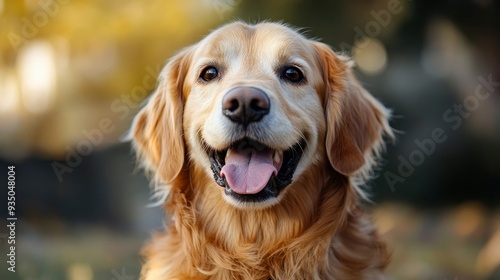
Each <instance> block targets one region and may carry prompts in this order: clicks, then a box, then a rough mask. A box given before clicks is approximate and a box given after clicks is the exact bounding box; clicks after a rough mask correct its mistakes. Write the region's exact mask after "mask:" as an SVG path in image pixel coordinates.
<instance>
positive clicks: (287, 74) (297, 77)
mask: <svg viewBox="0 0 500 280" xmlns="http://www.w3.org/2000/svg"><path fill="white" fill-rule="evenodd" d="M282 75H283V78H285V79H287V80H289V81H290V82H292V83H300V82H302V80H304V74H303V73H302V71H300V70H299V68H297V67H293V66H292V67H287V68H285V70H284V71H283V74H282Z"/></svg>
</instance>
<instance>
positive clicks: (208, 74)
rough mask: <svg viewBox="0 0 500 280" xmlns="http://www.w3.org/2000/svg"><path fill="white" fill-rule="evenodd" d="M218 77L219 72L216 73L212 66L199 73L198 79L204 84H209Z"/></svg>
mask: <svg viewBox="0 0 500 280" xmlns="http://www.w3.org/2000/svg"><path fill="white" fill-rule="evenodd" d="M218 76H219V71H217V68H215V67H213V66H209V67H207V68H205V69H203V71H201V74H200V78H201V79H203V80H204V81H205V82H209V81H211V80H213V79H215V78H217V77H218Z"/></svg>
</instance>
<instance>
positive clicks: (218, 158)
mask: <svg viewBox="0 0 500 280" xmlns="http://www.w3.org/2000/svg"><path fill="white" fill-rule="evenodd" d="M204 146H205V147H207V153H208V155H209V157H210V162H211V169H212V171H213V173H214V179H215V181H216V182H217V184H218V185H220V186H222V187H224V188H225V193H226V195H229V196H232V197H233V198H235V199H237V200H239V201H241V202H263V201H265V200H268V199H270V198H273V197H278V195H279V193H280V192H281V191H282V190H283V189H284V188H285V187H286V186H288V185H289V184H290V183H291V182H292V177H293V173H294V172H295V169H296V168H297V165H298V163H299V161H300V158H301V157H302V154H303V152H304V149H305V146H306V143H305V141H301V142H299V143H297V144H295V145H294V146H292V147H291V148H289V149H287V150H285V151H279V150H273V149H271V148H269V147H267V146H265V145H263V144H261V143H259V142H257V141H255V140H251V139H248V138H244V139H242V140H240V141H237V142H235V143H233V144H232V145H231V146H230V147H229V148H227V149H225V150H222V151H216V150H214V149H211V148H209V147H208V146H207V145H204Z"/></svg>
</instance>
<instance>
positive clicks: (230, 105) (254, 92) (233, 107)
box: [222, 87, 271, 126]
mask: <svg viewBox="0 0 500 280" xmlns="http://www.w3.org/2000/svg"><path fill="white" fill-rule="evenodd" d="M270 107H271V102H270V100H269V97H268V96H267V94H265V93H264V92H263V91H262V90H260V89H258V88H254V87H235V88H233V89H231V90H230V91H228V92H227V93H226V94H225V95H224V97H223V98H222V114H224V116H226V117H228V118H229V119H230V120H232V121H233V122H237V123H239V124H242V125H244V126H247V125H248V124H249V123H251V122H257V121H260V120H261V119H262V117H263V116H264V115H266V114H267V113H269V108H270Z"/></svg>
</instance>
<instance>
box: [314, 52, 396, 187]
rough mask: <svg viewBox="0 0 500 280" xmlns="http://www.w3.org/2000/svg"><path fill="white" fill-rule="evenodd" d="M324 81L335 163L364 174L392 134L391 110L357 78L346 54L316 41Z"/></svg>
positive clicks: (328, 141) (329, 145) (329, 144)
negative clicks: (384, 136) (385, 138)
mask: <svg viewBox="0 0 500 280" xmlns="http://www.w3.org/2000/svg"><path fill="white" fill-rule="evenodd" d="M314 46H315V48H316V51H317V53H318V58H319V60H320V63H321V64H322V66H323V75H324V81H325V99H324V101H325V104H324V108H325V116H326V123H327V132H326V143H325V144H326V151H327V155H328V159H329V161H330V164H331V165H332V167H333V168H334V169H335V170H337V171H338V172H340V173H342V174H344V175H358V174H359V175H361V177H365V175H368V174H367V173H369V172H370V170H371V169H372V167H373V164H374V163H375V159H376V157H377V156H378V155H379V153H380V150H381V149H383V147H384V140H383V135H384V134H387V135H388V136H389V137H393V132H392V129H391V128H390V126H389V123H388V118H389V115H390V113H389V111H388V110H387V109H386V108H385V107H384V106H383V105H382V104H381V103H380V102H378V101H377V100H376V99H375V98H374V97H373V96H372V95H370V94H369V93H368V92H367V91H366V90H365V89H364V88H363V87H362V86H361V84H360V83H359V82H358V81H357V79H356V78H355V76H354V74H353V71H352V69H351V67H352V63H351V62H350V61H349V59H347V58H346V57H342V56H339V55H337V54H335V53H334V52H333V51H332V50H331V48H330V47H329V46H327V45H325V44H323V43H319V42H315V43H314Z"/></svg>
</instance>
